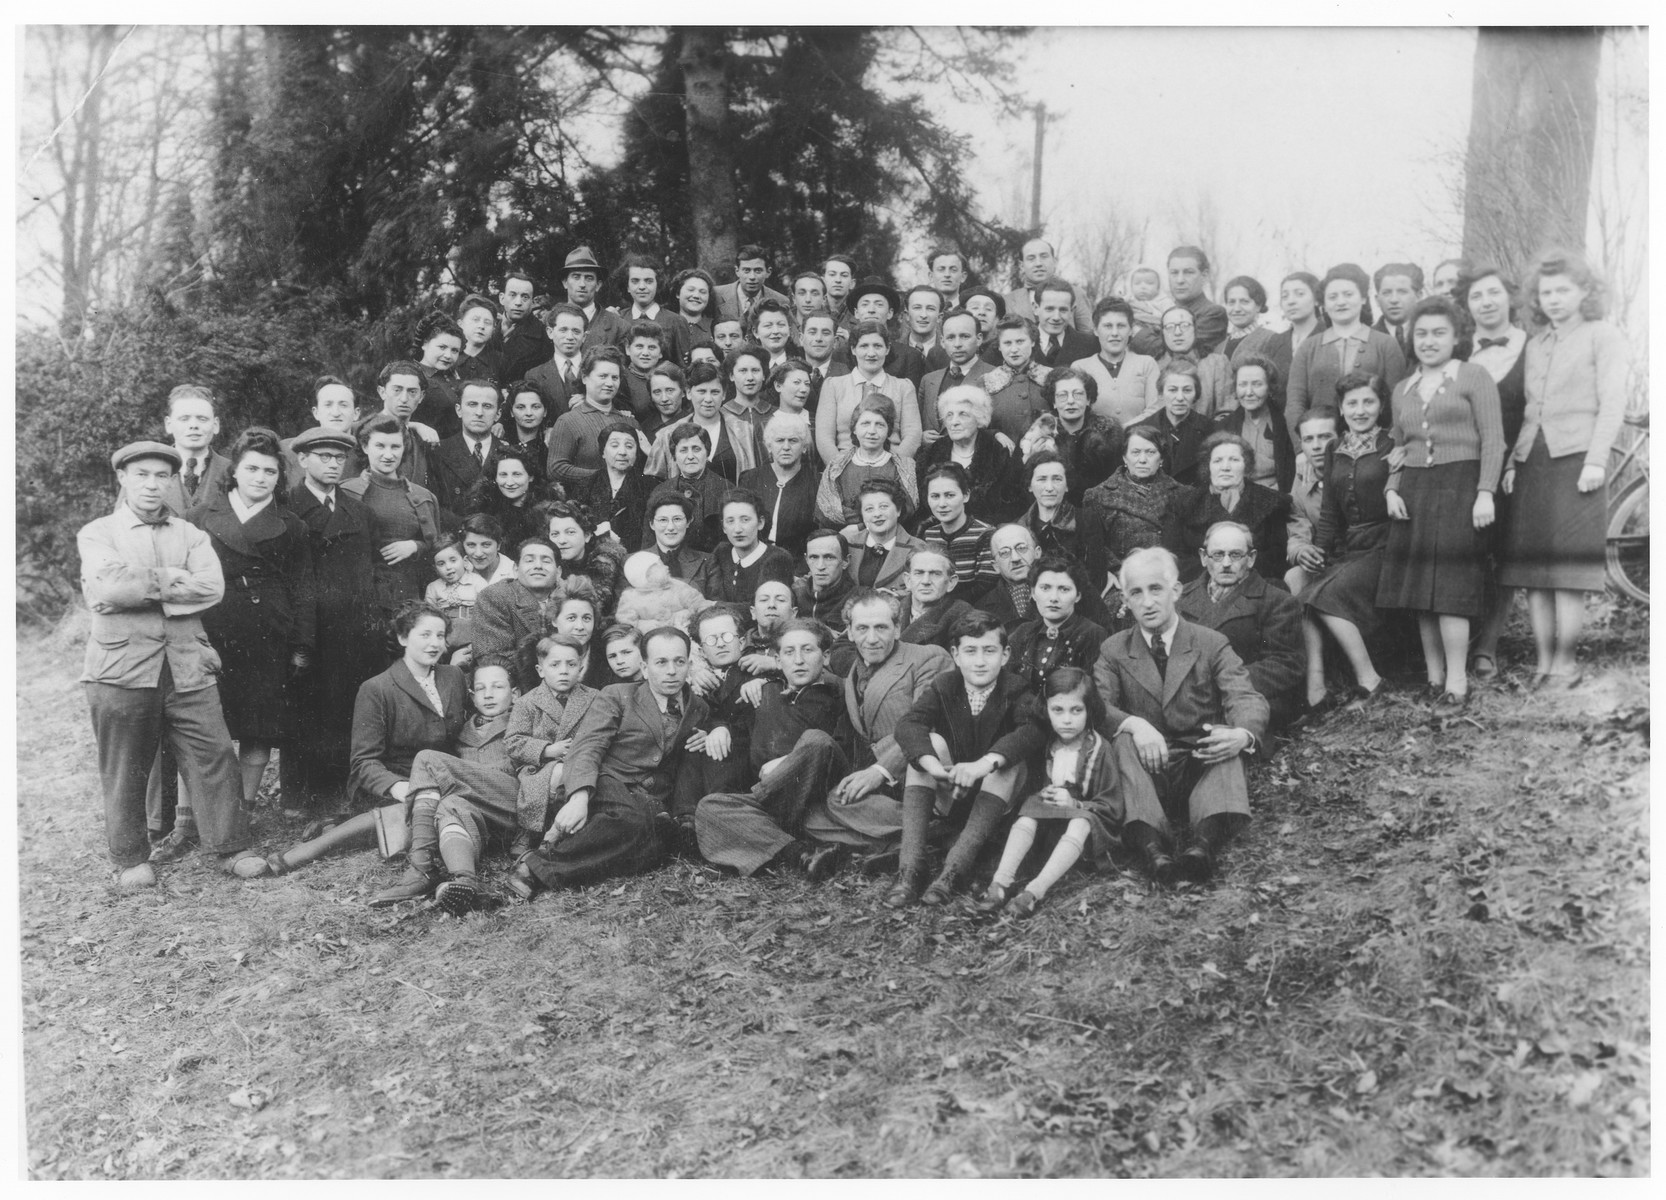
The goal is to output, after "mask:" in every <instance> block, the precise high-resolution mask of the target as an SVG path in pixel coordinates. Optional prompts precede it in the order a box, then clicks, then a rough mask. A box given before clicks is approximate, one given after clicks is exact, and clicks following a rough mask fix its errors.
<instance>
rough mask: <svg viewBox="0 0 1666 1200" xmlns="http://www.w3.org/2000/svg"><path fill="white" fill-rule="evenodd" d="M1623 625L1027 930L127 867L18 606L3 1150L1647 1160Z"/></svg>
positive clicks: (1261, 1169) (1351, 743) (423, 1170)
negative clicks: (1570, 679)
mask: <svg viewBox="0 0 1666 1200" xmlns="http://www.w3.org/2000/svg"><path fill="white" fill-rule="evenodd" d="M1639 629H1640V626H1639V627H1638V629H1630V630H1626V629H1618V630H1615V629H1611V630H1610V631H1609V633H1608V634H1606V635H1605V634H1602V633H1601V632H1600V631H1599V634H1598V637H1597V639H1596V641H1595V642H1594V646H1595V648H1596V650H1597V653H1598V658H1599V665H1600V666H1601V667H1602V668H1603V670H1602V672H1601V674H1600V676H1599V678H1598V679H1597V680H1596V682H1594V683H1593V684H1591V685H1588V686H1587V688H1585V689H1584V690H1582V691H1581V692H1578V693H1574V694H1571V695H1568V694H1563V695H1558V696H1532V697H1528V696H1523V695H1520V694H1516V693H1513V692H1499V691H1494V692H1491V693H1489V694H1488V695H1487V696H1486V697H1485V698H1484V700H1483V701H1482V702H1481V703H1480V705H1479V706H1478V708H1477V710H1476V712H1475V720H1474V721H1473V722H1468V721H1464V722H1458V723H1456V724H1455V725H1453V726H1451V727H1449V728H1447V729H1444V730H1434V729H1431V728H1430V727H1429V725H1428V723H1427V721H1426V719H1425V718H1424V717H1423V715H1422V713H1421V712H1420V711H1419V710H1418V709H1417V708H1416V707H1415V706H1414V705H1413V704H1412V702H1411V701H1410V700H1409V698H1406V697H1405V696H1400V697H1395V698H1391V699H1390V701H1389V702H1388V703H1387V704H1386V705H1385V706H1384V708H1383V710H1382V711H1381V712H1380V713H1378V714H1376V715H1375V716H1374V717H1373V718H1372V722H1371V723H1370V724H1369V725H1367V724H1366V723H1365V721H1364V720H1363V719H1362V718H1360V717H1358V716H1348V715H1345V716H1337V717H1334V718H1332V719H1331V720H1329V721H1328V722H1326V723H1324V724H1323V725H1321V726H1320V727H1319V728H1318V729H1317V730H1316V731H1314V732H1312V733H1311V734H1309V735H1308V736H1307V737H1305V738H1303V739H1302V740H1301V741H1300V742H1298V743H1296V744H1295V745H1294V746H1293V747H1292V748H1291V749H1289V750H1287V751H1286V752H1284V753H1283V754H1282V755H1281V756H1279V757H1278V758H1277V759H1276V760H1275V761H1274V762H1273V763H1272V764H1270V765H1269V766H1267V767H1266V768H1264V769H1261V770H1260V772H1259V774H1258V776H1257V778H1256V781H1255V783H1254V785H1253V786H1254V789H1255V803H1256V808H1257V820H1256V823H1255V825H1254V827H1253V829H1252V831H1251V833H1250V834H1249V835H1248V836H1247V837H1246V839H1245V840H1244V841H1243V843H1242V844H1241V845H1239V846H1238V847H1236V848H1235V849H1234V851H1233V852H1232V853H1231V855H1230V857H1229V859H1228V861H1227V864H1226V867H1225V871H1224V874H1223V876H1222V878H1221V879H1220V881H1219V882H1218V883H1217V884H1216V885H1215V886H1212V887H1210V888H1208V889H1206V890H1203V891H1201V892H1199V891H1192V890H1182V891H1181V892H1178V893H1173V894H1160V893H1155V892H1153V891H1152V890H1150V889H1149V888H1148V887H1147V886H1146V885H1145V884H1144V883H1143V882H1142V881H1141V880H1140V879H1139V878H1138V877H1133V876H1122V875H1115V874H1110V875H1099V876H1095V877H1092V878H1090V879H1072V880H1068V881H1066V883H1064V884H1062V885H1060V887H1059V888H1058V889H1057V890H1056V891H1055V892H1054V893H1053V895H1052V896H1050V897H1049V899H1048V902H1047V904H1046V905H1045V906H1044V908H1043V909H1042V911H1041V913H1039V914H1038V915H1037V916H1036V917H1035V918H1034V919H1033V920H1031V921H1029V922H1027V923H1025V924H1014V923H1012V922H1010V921H1008V922H1000V923H996V924H988V923H979V922H976V921H974V920H972V919H970V918H969V917H967V916H966V915H964V914H963V913H962V912H960V911H958V910H955V911H950V912H937V913H934V912H929V911H921V910H915V911H912V912H909V913H907V914H905V915H902V916H897V915H894V914H889V913H885V912H884V910H882V909H881V908H880V907H879V905H878V899H879V896H880V894H881V892H882V890H883V886H884V885H883V884H882V883H878V882H871V881H868V880H864V879H860V878H855V877H850V876H845V877H841V878H839V879H838V880H836V881H835V882H834V883H832V884H830V885H827V886H825V887H822V888H820V889H812V888H809V887H807V886H805V885H803V884H801V883H798V882H794V881H767V880H756V881H742V880H735V879H721V878H716V877H714V876H713V875H712V874H711V873H709V872H705V871H700V870H695V869H692V868H690V867H688V866H685V865H681V864H678V865H674V866H672V867H669V868H666V869H663V870H661V871H659V872H657V873H655V874H652V875H649V876H646V877H643V878H639V879H633V880H630V881H627V882H625V883H623V884H622V885H618V886H615V887H613V888H605V887H604V888H598V889H592V890H590V891H587V892H583V893H578V894H567V895H561V896H556V897H547V896H546V897H542V898H540V899H539V900H538V901H537V902H536V903H534V904H533V905H532V906H530V907H520V908H516V909H512V910H509V911H506V912H504V913H502V914H496V915H490V916H481V915H477V916H473V917H469V918H467V919H465V920H462V921H457V920H453V919H450V918H446V917H443V916H439V915H437V914H435V913H434V912H433V911H431V910H430V911H411V912H399V913H392V914H389V913H382V912H373V911H372V910H370V909H368V908H366V907H365V905H364V900H365V898H366V896H367V895H368V894H369V892H370V891H372V890H374V889H375V888H376V887H378V886H380V885H381V884H382V883H383V882H384V881H385V880H386V879H387V878H388V877H389V876H390V874H391V869H390V868H387V867H385V866H383V865H382V864H380V863H379V862H378V861H376V859H375V857H374V855H371V854H358V855H350V856H347V857H344V858H340V859H338V860H336V861H333V862H326V863H323V864H319V865H317V866H314V867H311V868H308V869H306V870H304V871H302V872H300V873H298V874H296V875H294V876H290V877H287V878H285V879H282V880H261V881H251V882H240V881H236V880H231V879H227V878H225V877H222V876H220V875H218V874H216V873H215V872H213V871H212V870H211V869H210V868H209V867H207V866H206V865H203V864H200V863H196V862H194V861H192V862H188V863H187V864H185V865H183V866H181V867H179V868H175V869H173V870H171V871H169V872H167V873H166V875H165V876H164V882H163V886H162V888H160V889H159V890H158V892H157V893H155V894H153V895H147V896H140V897H125V896H119V895H118V894H116V893H115V892H114V890H113V889H111V888H110V887H108V886H107V885H106V883H105V880H106V878H107V871H106V867H105V856H104V851H103V831H102V821H101V818H100V815H99V804H98V800H97V780H96V776H95V774H94V772H93V770H92V769H91V764H92V762H93V756H92V744H91V735H90V731H89V728H88V724H87V717H86V710H85V706H84V703H83V701H82V699H81V696H80V693H79V691H78V690H77V687H76V685H75V684H74V682H73V680H74V674H75V666H76V664H77V661H78V651H77V649H76V648H74V647H66V646H64V645H62V644H59V643H57V642H55V641H54V640H52V639H48V638H38V639H31V638H30V637H28V635H27V634H26V635H25V636H24V638H23V645H22V646H21V647H20V662H19V679H20V684H19V697H18V699H19V713H20V725H19V756H20V761H19V789H20V791H19V803H20V811H19V830H20V843H21V847H22V849H21V888H22V950H23V963H22V979H23V1020H24V1047H25V1066H26V1071H27V1089H28V1090H27V1101H28V1112H27V1130H28V1136H29V1148H28V1149H29V1156H30V1159H29V1161H30V1166H31V1172H32V1175H33V1177H35V1178H106V1177H123V1178H161V1177H167V1178H190V1177H213V1176H234V1177H261V1178H288V1177H320V1176H371V1177H384V1176H390V1177H391V1176H408V1175H416V1176H523V1175H683V1176H689V1175H700V1176H712V1175H768V1176H798V1175H807V1176H818V1177H825V1176H865V1175H885V1176H920V1175H943V1174H947V1175H962V1176H972V1175H1032V1176H1033V1175H1136V1176H1146V1175H1161V1176H1175V1175H1288V1174H1327V1175H1330V1174H1341V1175H1362V1174H1375V1173H1384V1174H1440V1173H1462V1174H1562V1173H1568V1174H1624V1175H1633V1174H1646V1173H1647V1172H1648V1171H1649V1169H1650V1153H1649V1150H1650V1135H1649V1110H1648V1091H1647V1087H1648V1085H1647V1080H1648V1069H1649V1068H1648V1064H1649V1053H1650V1051H1649V1027H1648V963H1649V945H1648V932H1649V926H1648V919H1649V915H1648V907H1647V884H1648V871H1649V866H1648V844H1647V819H1646V814H1647V765H1648V745H1647V721H1648V709H1647V692H1646V687H1647V668H1646V665H1642V664H1639V663H1638V662H1637V661H1636V659H1637V653H1636V652H1635V651H1634V650H1632V649H1630V648H1629V647H1630V646H1631V645H1633V644H1634V643H1635V642H1637V641H1638V639H1639V638H1640V637H1641V636H1642V635H1641V634H1640V632H1639ZM258 828H259V832H260V834H261V835H262V838H263V841H264V842H265V843H268V844H271V845H277V844H281V843H282V842H283V841H285V840H287V839H288V837H290V836H292V835H293V832H294V829H293V827H292V826H287V827H286V825H285V823H284V822H282V821H281V819H279V818H277V817H276V816H275V815H274V814H272V813H271V812H270V811H263V812H262V813H261V815H260V817H259V822H258Z"/></svg>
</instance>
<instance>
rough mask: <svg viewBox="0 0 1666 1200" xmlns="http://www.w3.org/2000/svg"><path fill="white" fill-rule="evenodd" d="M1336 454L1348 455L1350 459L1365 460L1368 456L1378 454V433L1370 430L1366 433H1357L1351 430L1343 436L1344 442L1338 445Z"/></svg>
mask: <svg viewBox="0 0 1666 1200" xmlns="http://www.w3.org/2000/svg"><path fill="white" fill-rule="evenodd" d="M1336 452H1337V453H1338V454H1346V455H1347V456H1348V457H1349V458H1364V457H1365V456H1366V455H1367V454H1375V453H1376V452H1377V431H1376V430H1375V429H1370V430H1367V431H1366V432H1364V433H1355V432H1354V431H1353V430H1351V429H1350V430H1349V431H1348V432H1347V433H1344V434H1343V435H1342V440H1341V441H1340V442H1338V443H1337V444H1336Z"/></svg>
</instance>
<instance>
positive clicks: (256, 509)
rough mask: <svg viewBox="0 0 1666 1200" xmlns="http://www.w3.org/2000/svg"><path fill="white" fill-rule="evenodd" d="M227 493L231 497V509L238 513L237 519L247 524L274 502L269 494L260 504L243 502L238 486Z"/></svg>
mask: <svg viewBox="0 0 1666 1200" xmlns="http://www.w3.org/2000/svg"><path fill="white" fill-rule="evenodd" d="M226 495H227V496H228V497H229V498H230V499H231V511H232V512H234V513H236V514H237V519H238V520H239V521H241V522H243V524H245V525H247V524H248V523H249V521H250V520H252V519H253V518H254V517H255V516H256V515H257V514H258V513H260V512H261V510H263V509H265V508H266V507H267V506H268V505H270V504H271V503H272V497H270V496H268V497H266V499H264V500H262V501H261V502H260V503H259V504H245V503H244V502H243V497H241V496H239V495H238V494H237V489H236V488H233V489H232V490H231V491H229V492H227V493H226Z"/></svg>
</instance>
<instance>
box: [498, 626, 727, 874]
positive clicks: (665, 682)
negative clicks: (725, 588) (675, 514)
mask: <svg viewBox="0 0 1666 1200" xmlns="http://www.w3.org/2000/svg"><path fill="white" fill-rule="evenodd" d="M689 650H690V642H689V638H688V635H687V634H685V633H684V632H682V630H680V629H676V628H674V627H672V626H669V625H663V626H661V627H659V628H658V629H653V630H650V631H649V632H648V635H647V637H646V638H645V639H644V640H643V644H642V659H643V665H642V678H641V679H640V680H639V681H638V682H636V683H616V684H612V685H610V686H608V687H605V688H603V689H602V692H601V695H599V696H597V697H596V699H595V700H594V701H592V702H591V705H590V708H589V710H588V711H587V712H586V713H585V714H584V717H583V718H582V719H581V720H580V722H579V726H578V728H577V729H575V730H574V731H573V741H572V746H571V748H570V749H569V750H568V752H567V760H566V768H565V771H564V773H563V777H562V782H563V785H564V786H565V788H566V801H565V802H564V803H563V804H562V806H561V808H560V809H559V810H558V811H557V812H556V814H555V819H554V821H553V823H552V824H551V826H550V831H549V833H548V834H547V835H546V836H545V838H544V843H543V845H542V846H540V847H539V848H538V849H537V850H534V851H533V852H532V853H530V854H528V855H527V856H526V857H525V858H524V859H523V860H522V861H521V862H520V863H519V864H517V865H516V867H515V869H514V872H513V874H512V876H511V884H510V886H511V887H513V888H514V889H515V890H516V891H517V892H520V893H521V894H522V895H531V894H532V892H533V891H535V890H536V889H537V888H538V887H545V888H563V887H581V886H583V885H584V884H586V883H593V882H595V881H596V880H599V879H606V878H608V877H610V876H614V875H635V874H639V873H641V872H643V871H648V870H652V869H653V868H654V867H656V866H658V865H659V864H660V863H661V862H663V861H664V860H665V856H666V854H667V852H668V851H669V850H671V849H672V848H673V847H674V846H675V843H676V823H675V822H674V821H673V820H672V818H671V814H670V807H671V804H672V802H673V796H674V793H675V792H676V789H677V785H678V774H679V769H680V767H681V766H682V763H683V761H684V759H683V755H684V754H685V753H687V750H686V747H687V744H688V742H689V741H690V740H691V739H692V738H693V737H694V735H695V734H696V732H697V731H698V730H700V729H702V728H703V727H704V726H705V724H706V721H707V708H706V702H705V701H704V700H702V699H701V698H700V697H699V696H696V695H694V693H693V692H691V691H690V690H689V688H688V664H689ZM698 800H699V797H698V796H696V797H695V801H696V802H698Z"/></svg>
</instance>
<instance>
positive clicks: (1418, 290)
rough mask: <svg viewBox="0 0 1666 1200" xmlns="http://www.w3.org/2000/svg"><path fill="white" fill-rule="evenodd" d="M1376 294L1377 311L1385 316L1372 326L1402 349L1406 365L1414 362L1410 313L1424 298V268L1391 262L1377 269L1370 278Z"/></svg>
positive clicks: (1401, 352) (1407, 263) (1411, 264)
mask: <svg viewBox="0 0 1666 1200" xmlns="http://www.w3.org/2000/svg"><path fill="white" fill-rule="evenodd" d="M1371 283H1372V286H1373V287H1375V288H1376V291H1377V309H1378V311H1380V312H1381V313H1382V316H1380V317H1378V318H1377V323H1376V324H1375V325H1373V326H1371V328H1372V329H1375V330H1377V331H1378V332H1380V333H1386V334H1388V336H1389V337H1391V338H1393V339H1394V342H1395V344H1396V345H1397V346H1399V347H1400V354H1401V356H1402V357H1404V358H1405V360H1406V361H1407V362H1412V361H1414V360H1415V355H1414V354H1413V353H1412V345H1411V311H1412V309H1414V308H1416V307H1417V302H1418V300H1419V299H1421V298H1422V296H1423V268H1422V267H1420V266H1418V265H1417V264H1416V263H1409V262H1397V263H1394V262H1391V263H1384V264H1383V265H1382V266H1380V267H1378V268H1377V272H1376V274H1375V275H1373V276H1372V277H1371Z"/></svg>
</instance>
